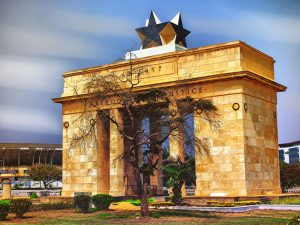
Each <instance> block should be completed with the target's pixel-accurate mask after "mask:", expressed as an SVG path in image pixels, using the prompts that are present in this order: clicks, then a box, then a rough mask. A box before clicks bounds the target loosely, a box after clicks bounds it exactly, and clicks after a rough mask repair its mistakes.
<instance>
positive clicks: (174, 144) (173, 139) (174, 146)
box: [169, 105, 186, 196]
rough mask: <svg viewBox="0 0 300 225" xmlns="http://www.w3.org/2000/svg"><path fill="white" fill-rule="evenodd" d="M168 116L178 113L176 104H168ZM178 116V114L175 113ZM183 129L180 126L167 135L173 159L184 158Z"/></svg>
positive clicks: (184, 191) (183, 189)
mask: <svg viewBox="0 0 300 225" xmlns="http://www.w3.org/2000/svg"><path fill="white" fill-rule="evenodd" d="M169 110H170V112H171V113H170V116H172V113H173V112H174V114H175V112H176V113H177V114H179V112H178V110H177V108H176V106H173V105H170V106H169ZM175 116H178V115H175ZM183 137H184V130H183V127H180V128H178V129H176V130H173V131H172V134H171V135H170V137H169V151H170V156H172V157H173V158H174V159H176V158H177V157H178V156H179V158H180V159H181V160H184V138H183ZM181 191H182V196H186V188H185V184H183V186H182V190H181Z"/></svg>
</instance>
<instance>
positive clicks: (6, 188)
mask: <svg viewBox="0 0 300 225" xmlns="http://www.w3.org/2000/svg"><path fill="white" fill-rule="evenodd" d="M1 180H2V199H9V198H11V181H10V178H9V177H5V178H2V179H1Z"/></svg>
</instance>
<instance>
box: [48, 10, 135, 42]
mask: <svg viewBox="0 0 300 225" xmlns="http://www.w3.org/2000/svg"><path fill="white" fill-rule="evenodd" d="M50 13H51V14H52V15H51V17H50V19H49V20H50V22H52V24H55V25H56V26H57V27H61V28H63V29H64V30H70V31H75V32H78V33H82V34H92V35H97V36H111V37H130V36H132V34H133V33H132V30H133V28H134V22H133V21H131V20H129V19H127V18H121V17H115V16H114V17H112V16H104V15H101V14H99V15H92V14H87V13H82V12H71V11H66V10H53V11H51V12H50ZM62 21H63V22H62Z"/></svg>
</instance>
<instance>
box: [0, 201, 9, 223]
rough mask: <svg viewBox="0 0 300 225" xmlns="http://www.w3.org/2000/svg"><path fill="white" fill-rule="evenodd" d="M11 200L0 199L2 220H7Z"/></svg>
mask: <svg viewBox="0 0 300 225" xmlns="http://www.w3.org/2000/svg"><path fill="white" fill-rule="evenodd" d="M9 209H10V201H9V200H0V221H1V220H5V218H6V217H7V215H8V213H9Z"/></svg>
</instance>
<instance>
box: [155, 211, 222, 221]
mask: <svg viewBox="0 0 300 225" xmlns="http://www.w3.org/2000/svg"><path fill="white" fill-rule="evenodd" d="M152 214H158V215H160V216H161V217H164V216H179V217H195V218H213V219H221V218H222V216H218V215H212V214H210V213H209V212H196V211H185V210H182V211H175V210H155V211H153V212H152Z"/></svg>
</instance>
